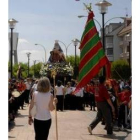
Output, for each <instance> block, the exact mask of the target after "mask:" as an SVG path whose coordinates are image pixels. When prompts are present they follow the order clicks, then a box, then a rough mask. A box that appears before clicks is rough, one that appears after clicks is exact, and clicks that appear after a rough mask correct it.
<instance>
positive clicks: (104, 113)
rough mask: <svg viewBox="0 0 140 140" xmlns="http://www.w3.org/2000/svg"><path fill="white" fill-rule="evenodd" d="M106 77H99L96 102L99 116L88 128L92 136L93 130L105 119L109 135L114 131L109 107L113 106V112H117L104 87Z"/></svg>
mask: <svg viewBox="0 0 140 140" xmlns="http://www.w3.org/2000/svg"><path fill="white" fill-rule="evenodd" d="M104 83H105V77H103V76H101V77H99V86H98V87H96V88H95V101H96V102H97V109H98V112H97V115H96V118H95V119H94V120H93V121H92V122H91V124H90V125H89V126H88V131H89V133H90V134H92V130H93V129H94V128H95V127H96V125H97V124H98V123H99V122H100V121H101V120H102V118H104V119H105V123H106V127H107V134H113V129H112V117H111V111H110V108H109V105H110V106H111V109H112V112H114V111H115V109H114V106H113V104H112V102H111V100H110V96H109V94H108V92H107V89H106V87H105V86H104Z"/></svg>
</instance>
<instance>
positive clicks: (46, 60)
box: [35, 44, 47, 63]
mask: <svg viewBox="0 0 140 140" xmlns="http://www.w3.org/2000/svg"><path fill="white" fill-rule="evenodd" d="M35 45H39V46H41V47H42V48H43V49H44V52H45V63H46V62H47V60H46V49H45V47H44V46H43V45H41V44H35Z"/></svg>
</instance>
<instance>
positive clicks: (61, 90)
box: [55, 85, 64, 95]
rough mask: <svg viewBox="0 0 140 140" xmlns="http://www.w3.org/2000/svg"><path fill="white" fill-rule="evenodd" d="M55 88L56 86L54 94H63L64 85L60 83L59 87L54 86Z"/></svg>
mask: <svg viewBox="0 0 140 140" xmlns="http://www.w3.org/2000/svg"><path fill="white" fill-rule="evenodd" d="M55 88H56V95H63V89H64V86H62V85H61V86H60V87H58V86H55Z"/></svg>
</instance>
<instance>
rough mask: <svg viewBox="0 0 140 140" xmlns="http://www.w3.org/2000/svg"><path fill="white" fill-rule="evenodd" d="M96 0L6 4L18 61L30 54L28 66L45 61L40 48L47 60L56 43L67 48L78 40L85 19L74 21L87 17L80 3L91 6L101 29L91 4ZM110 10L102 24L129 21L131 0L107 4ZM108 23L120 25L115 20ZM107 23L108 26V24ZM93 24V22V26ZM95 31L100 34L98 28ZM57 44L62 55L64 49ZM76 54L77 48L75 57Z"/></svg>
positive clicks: (71, 50) (12, 0)
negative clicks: (13, 26) (74, 40)
mask: <svg viewBox="0 0 140 140" xmlns="http://www.w3.org/2000/svg"><path fill="white" fill-rule="evenodd" d="M97 2H99V0H79V1H76V0H9V3H8V18H9V19H10V18H14V19H16V20H17V21H18V23H17V24H16V27H15V29H14V32H18V33H19V40H18V61H19V62H25V63H26V62H27V61H28V59H27V55H26V53H27V52H30V53H31V56H30V65H32V64H33V61H34V60H38V62H39V61H41V62H44V61H45V52H44V49H43V47H41V46H39V45H38V46H36V45H35V44H36V43H37V44H41V45H43V46H44V47H45V49H46V52H47V59H48V58H49V54H50V51H51V50H52V49H53V47H54V42H55V40H60V41H61V42H63V43H64V44H65V46H68V44H70V43H71V41H72V40H73V39H74V38H77V39H79V40H80V39H81V36H82V32H83V30H84V27H85V23H86V20H87V18H86V17H84V18H78V15H85V16H87V15H88V13H87V11H86V10H85V7H84V5H83V3H86V4H89V3H92V10H93V12H94V14H95V18H96V20H98V21H99V23H100V24H101V25H102V16H101V14H100V13H99V10H98V7H97V6H95V3H97ZM108 2H110V3H111V4H112V6H110V7H108V12H107V13H106V15H105V22H106V21H107V20H109V19H111V18H114V17H125V16H126V14H128V17H131V14H132V12H131V5H132V3H131V0H108ZM110 22H123V20H122V19H119V18H116V19H114V20H111V21H110ZM110 22H108V24H109V23H110ZM95 23H96V22H95ZM96 27H97V29H98V30H100V27H99V25H98V24H97V23H96ZM61 42H59V44H60V46H61V48H62V49H63V51H64V53H65V51H66V49H65V46H64V45H63V44H62V43H61ZM74 53H75V52H74V45H73V44H71V45H70V46H69V48H68V55H74ZM79 53H80V51H79V49H78V46H77V54H78V55H79Z"/></svg>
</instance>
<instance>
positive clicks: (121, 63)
mask: <svg viewBox="0 0 140 140" xmlns="http://www.w3.org/2000/svg"><path fill="white" fill-rule="evenodd" d="M111 74H112V78H114V79H124V80H128V79H129V78H130V76H131V69H130V67H129V64H128V62H127V61H126V60H117V61H114V62H113V63H112V64H111Z"/></svg>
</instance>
